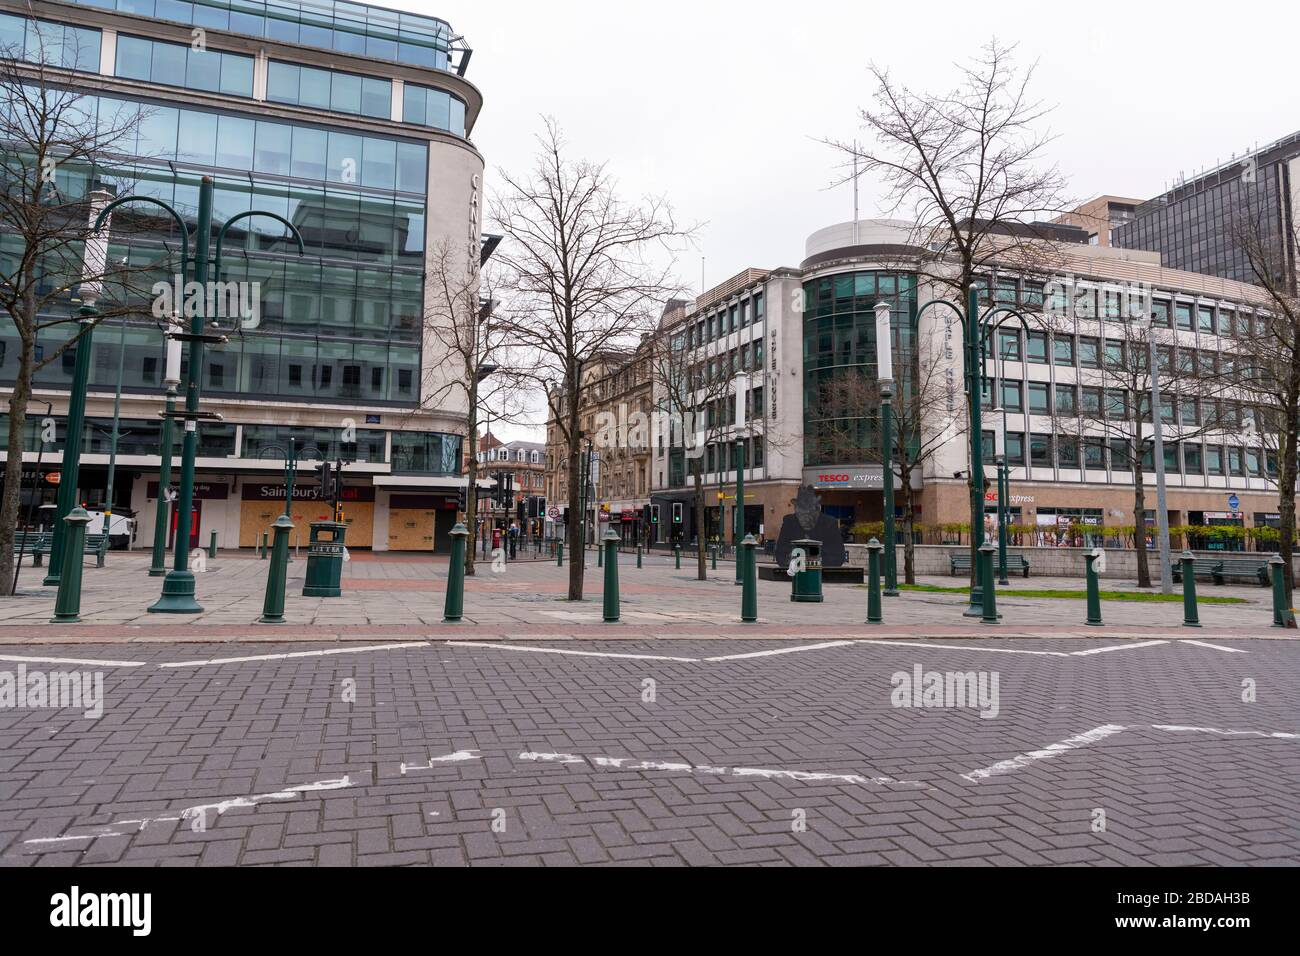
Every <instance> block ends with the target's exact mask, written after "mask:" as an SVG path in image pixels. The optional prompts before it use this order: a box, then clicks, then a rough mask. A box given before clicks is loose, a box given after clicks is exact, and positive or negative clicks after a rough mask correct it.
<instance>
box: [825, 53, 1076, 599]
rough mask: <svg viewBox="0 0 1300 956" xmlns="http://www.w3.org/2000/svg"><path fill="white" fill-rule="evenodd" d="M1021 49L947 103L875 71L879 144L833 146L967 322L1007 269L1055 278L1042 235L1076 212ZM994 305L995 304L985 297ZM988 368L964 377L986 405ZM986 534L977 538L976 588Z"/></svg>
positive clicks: (995, 57)
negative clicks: (969, 308) (982, 383)
mask: <svg viewBox="0 0 1300 956" xmlns="http://www.w3.org/2000/svg"><path fill="white" fill-rule="evenodd" d="M1014 52H1015V50H1014V47H1007V46H1003V45H1001V44H1000V43H998V42H997V41H996V40H993V41H991V42H989V43H988V44H986V45H985V46H984V48H983V51H982V52H981V54H979V55H978V56H976V57H975V58H974V59H973V60H972V61H971V62H970V63H968V64H966V65H961V66H958V68H957V69H958V72H959V80H958V83H957V85H956V87H955V88H953V89H952V90H950V91H948V92H946V93H920V92H915V91H913V90H911V89H909V88H908V87H907V86H906V85H904V84H902V83H899V82H897V81H896V80H894V79H893V77H891V76H890V74H889V71H888V70H887V69H885V68H883V67H880V66H876V65H873V66H872V67H871V68H870V70H871V75H872V77H873V79H874V80H875V84H876V92H875V95H874V98H873V99H874V102H873V105H872V106H870V107H867V108H864V109H862V110H861V114H860V115H861V122H862V126H863V127H864V129H865V131H866V132H867V134H868V136H869V137H870V138H871V139H874V141H875V143H874V145H872V144H868V145H866V146H861V145H859V144H858V143H856V142H854V143H846V142H835V141H832V142H831V143H830V145H832V146H834V147H835V148H836V149H837V150H839V151H840V152H841V153H842V154H843V155H844V157H845V163H844V164H845V167H849V166H852V167H853V170H854V172H853V173H852V174H851V175H857V171H858V170H861V171H862V172H863V173H867V174H875V175H876V177H877V178H878V179H879V180H880V181H881V183H882V185H883V186H884V188H885V191H886V198H885V201H884V203H883V205H884V206H885V207H886V211H887V213H888V214H890V215H902V216H906V217H907V219H908V220H909V221H910V222H911V223H914V226H913V227H912V228H911V237H910V239H909V241H908V242H907V245H908V246H909V247H910V248H909V250H908V253H907V260H906V262H907V268H909V269H914V270H917V271H919V272H920V273H921V275H922V276H924V278H925V279H927V280H929V281H930V283H932V284H933V285H937V286H938V287H939V288H941V289H946V290H949V291H950V293H951V298H953V300H954V304H956V305H957V306H959V307H960V308H961V309H962V310H963V312H964V311H965V308H966V303H967V301H968V299H969V296H970V294H971V292H972V290H976V289H980V288H983V289H986V290H987V288H988V285H989V276H991V275H992V274H993V272H994V271H995V270H996V269H998V268H1011V269H1020V270H1032V271H1050V270H1051V268H1052V267H1053V266H1054V265H1055V263H1056V262H1057V261H1058V255H1057V252H1056V249H1055V246H1054V244H1053V243H1052V241H1051V230H1050V229H1046V228H1043V227H1042V226H1041V225H1035V224H1036V223H1038V221H1039V220H1041V219H1043V218H1050V217H1051V216H1055V215H1057V214H1059V213H1060V212H1062V211H1064V210H1065V209H1066V208H1067V207H1068V203H1066V201H1065V199H1064V189H1065V183H1064V179H1063V177H1062V176H1061V174H1060V172H1059V170H1058V169H1057V168H1056V166H1055V165H1054V164H1049V163H1048V162H1047V160H1046V156H1045V153H1046V148H1047V146H1048V144H1049V143H1050V142H1051V140H1052V137H1051V136H1050V134H1048V133H1047V132H1045V131H1042V130H1041V129H1040V127H1041V126H1042V125H1043V124H1044V122H1045V121H1046V119H1047V117H1048V115H1049V113H1050V109H1049V108H1048V107H1047V106H1045V105H1044V104H1042V103H1041V102H1040V101H1037V100H1034V99H1033V98H1031V96H1030V92H1029V87H1030V85H1031V82H1032V80H1033V76H1034V67H1033V66H1030V67H1028V68H1025V69H1019V68H1018V67H1017V66H1016V64H1015V60H1014ZM983 298H987V295H985V296H983ZM979 378H980V370H978V369H972V370H970V374H968V376H967V383H966V385H967V401H968V403H974V402H977V401H979V388H978V382H979ZM970 484H971V488H970V498H971V527H972V528H978V527H980V526H981V525H982V523H983V512H984V489H983V488H976V487H975V485H974V481H973V477H972V481H971V483H970ZM979 544H980V541H979V536H978V535H976V534H972V535H971V582H972V584H974V583H975V573H976V571H975V569H976V567H977V562H976V560H975V559H976V557H977V555H976V549H978V547H979Z"/></svg>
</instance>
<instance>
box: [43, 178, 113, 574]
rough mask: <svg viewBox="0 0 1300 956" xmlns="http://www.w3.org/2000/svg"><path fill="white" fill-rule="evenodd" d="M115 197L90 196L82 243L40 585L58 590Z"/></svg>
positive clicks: (78, 469) (78, 470) (74, 496)
mask: <svg viewBox="0 0 1300 956" xmlns="http://www.w3.org/2000/svg"><path fill="white" fill-rule="evenodd" d="M112 198H113V194H112V193H111V192H109V191H108V190H107V189H105V188H103V187H102V186H101V187H100V188H98V189H94V190H92V191H91V193H90V196H89V199H90V220H89V222H90V225H91V234H90V236H88V237H87V239H86V248H85V253H84V255H83V257H82V270H81V288H80V294H81V308H80V309H79V310H78V315H80V319H79V320H78V323H79V325H80V326H81V331H80V333H79V334H78V336H77V339H76V361H75V363H74V365H73V372H72V388H71V390H70V391H69V392H68V423H67V435H66V437H65V438H64V442H63V464H62V466H61V467H60V469H59V494H58V498H57V506H56V508H55V511H54V537H53V538H52V539H51V542H50V563H49V566H48V569H47V571H46V574H45V580H44V581H42V582H41V583H42V584H44V585H45V586H46V587H57V586H58V584H59V579H60V577H61V575H62V573H63V548H64V543H63V542H64V535H65V523H64V520H63V519H65V518H66V517H67V516H68V514H69V513H70V512H71V511H72V509H73V508H75V507H76V506H77V485H78V484H79V483H80V477H81V439H82V435H81V433H82V431H83V430H84V427H85V421H86V390H87V388H88V386H89V381H90V355H91V352H92V350H93V347H94V332H95V323H96V321H97V318H98V316H99V310H98V309H96V308H95V303H96V302H98V301H99V297H100V295H101V294H102V293H103V291H104V283H103V275H104V268H105V266H106V265H107V264H108V236H107V235H105V236H102V237H101V236H99V235H98V230H99V227H100V225H101V224H102V223H103V222H104V221H105V220H106V218H107V216H108V214H109V211H110V210H111V209H112V208H113V206H114V205H115V204H114V203H113V202H111V200H112Z"/></svg>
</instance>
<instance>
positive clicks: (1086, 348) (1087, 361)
mask: <svg viewBox="0 0 1300 956" xmlns="http://www.w3.org/2000/svg"><path fill="white" fill-rule="evenodd" d="M1058 364H1059V363H1058ZM1079 365H1080V366H1082V367H1083V368H1100V367H1101V360H1100V352H1099V347H1098V344H1097V340H1096V339H1094V338H1090V337H1089V336H1082V337H1080V339H1079Z"/></svg>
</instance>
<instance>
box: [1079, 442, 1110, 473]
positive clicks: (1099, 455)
mask: <svg viewBox="0 0 1300 956" xmlns="http://www.w3.org/2000/svg"><path fill="white" fill-rule="evenodd" d="M1083 466H1084V467H1085V468H1090V469H1094V470H1103V471H1104V470H1105V468H1106V446H1105V444H1103V442H1102V439H1100V438H1086V439H1084V442H1083Z"/></svg>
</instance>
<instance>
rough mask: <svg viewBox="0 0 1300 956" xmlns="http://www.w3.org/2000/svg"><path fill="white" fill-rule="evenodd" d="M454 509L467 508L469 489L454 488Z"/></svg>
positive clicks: (461, 509) (464, 509)
mask: <svg viewBox="0 0 1300 956" xmlns="http://www.w3.org/2000/svg"><path fill="white" fill-rule="evenodd" d="M456 510H457V511H468V510H469V489H468V488H457V489H456Z"/></svg>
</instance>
